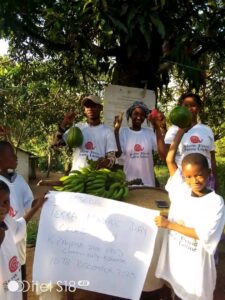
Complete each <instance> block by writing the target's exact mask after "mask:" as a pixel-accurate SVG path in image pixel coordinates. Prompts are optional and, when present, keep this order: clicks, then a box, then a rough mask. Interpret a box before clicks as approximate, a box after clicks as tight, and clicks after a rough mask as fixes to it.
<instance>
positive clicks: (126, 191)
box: [122, 186, 129, 199]
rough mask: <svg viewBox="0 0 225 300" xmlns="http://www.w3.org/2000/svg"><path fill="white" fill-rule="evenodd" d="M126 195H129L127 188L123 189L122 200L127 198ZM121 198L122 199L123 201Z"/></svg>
mask: <svg viewBox="0 0 225 300" xmlns="http://www.w3.org/2000/svg"><path fill="white" fill-rule="evenodd" d="M128 193H129V189H128V187H127V186H125V187H124V193H123V198H126V197H127V196H128ZM123 198H122V199H123Z"/></svg>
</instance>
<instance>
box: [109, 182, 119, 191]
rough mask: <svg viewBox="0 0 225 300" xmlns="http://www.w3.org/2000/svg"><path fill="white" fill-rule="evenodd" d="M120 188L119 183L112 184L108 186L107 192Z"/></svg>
mask: <svg viewBox="0 0 225 300" xmlns="http://www.w3.org/2000/svg"><path fill="white" fill-rule="evenodd" d="M120 186H121V183H120V182H114V183H113V184H111V185H110V187H109V190H115V188H117V187H120Z"/></svg>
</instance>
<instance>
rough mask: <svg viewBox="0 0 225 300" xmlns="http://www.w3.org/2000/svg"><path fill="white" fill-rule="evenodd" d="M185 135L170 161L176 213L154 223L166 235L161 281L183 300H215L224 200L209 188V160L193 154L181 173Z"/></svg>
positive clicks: (171, 151) (173, 147)
mask: <svg viewBox="0 0 225 300" xmlns="http://www.w3.org/2000/svg"><path fill="white" fill-rule="evenodd" d="M184 133H185V129H179V130H178V132H177V134H176V136H175V139H174V142H173V143H172V144H171V146H170V149H169V152H168V155H167V159H166V161H167V166H168V169H169V173H170V179H169V181H168V183H167V185H166V189H167V190H168V192H169V197H170V200H171V207H170V212H169V216H168V219H166V218H164V217H162V216H159V217H156V218H155V223H156V225H157V226H158V227H162V228H165V229H167V231H166V232H165V236H164V241H163V245H162V249H161V253H160V257H159V262H158V266H157V270H156V276H157V277H159V278H163V279H165V280H166V281H168V282H169V283H170V284H171V286H172V288H173V290H174V292H175V294H176V295H177V296H178V297H179V298H181V299H183V300H212V299H213V291H214V289H215V284H216V268H215V261H214V253H215V250H216V247H217V245H218V243H219V240H220V237H221V234H222V231H223V227H224V223H225V208H224V200H223V198H222V197H221V196H219V195H217V194H216V193H215V192H214V191H212V190H210V189H208V188H207V180H208V177H209V175H210V169H209V166H208V160H207V158H206V157H205V156H204V155H202V154H200V153H191V154H188V155H186V156H185V157H184V158H183V160H182V164H181V168H182V171H181V170H180V169H178V168H177V164H176V162H175V155H176V151H177V147H178V145H179V143H180V141H181V139H182V137H183V135H184ZM179 298H178V299H179Z"/></svg>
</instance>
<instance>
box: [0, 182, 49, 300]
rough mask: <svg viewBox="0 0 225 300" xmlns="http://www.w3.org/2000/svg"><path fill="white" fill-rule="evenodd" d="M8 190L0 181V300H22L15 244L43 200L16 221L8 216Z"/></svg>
mask: <svg viewBox="0 0 225 300" xmlns="http://www.w3.org/2000/svg"><path fill="white" fill-rule="evenodd" d="M9 195H10V190H9V187H8V185H7V184H6V183H5V182H3V181H1V180H0V299H2V300H3V299H4V300H22V289H23V284H22V278H21V264H20V262H19V254H18V250H17V247H16V244H17V243H18V242H19V241H21V240H22V239H23V238H24V236H25V234H26V223H27V222H28V221H29V220H30V219H31V218H32V216H33V215H34V214H35V213H36V211H37V210H38V209H39V208H40V207H41V206H42V205H43V203H44V201H45V199H44V198H43V199H39V200H37V201H36V203H35V205H34V207H33V208H31V209H30V210H29V211H28V212H27V213H26V214H25V216H24V217H23V218H19V219H17V220H15V219H13V218H12V217H11V216H10V215H9V211H10V200H9Z"/></svg>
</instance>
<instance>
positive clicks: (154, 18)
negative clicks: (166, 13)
mask: <svg viewBox="0 0 225 300" xmlns="http://www.w3.org/2000/svg"><path fill="white" fill-rule="evenodd" d="M150 19H151V21H152V23H153V24H154V26H155V27H156V29H157V31H158V33H159V34H160V35H161V37H162V38H164V37H165V27H164V25H163V23H162V21H161V20H160V18H159V17H158V16H157V15H151V16H150Z"/></svg>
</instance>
